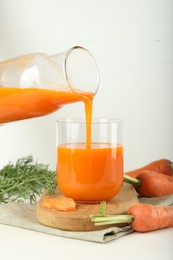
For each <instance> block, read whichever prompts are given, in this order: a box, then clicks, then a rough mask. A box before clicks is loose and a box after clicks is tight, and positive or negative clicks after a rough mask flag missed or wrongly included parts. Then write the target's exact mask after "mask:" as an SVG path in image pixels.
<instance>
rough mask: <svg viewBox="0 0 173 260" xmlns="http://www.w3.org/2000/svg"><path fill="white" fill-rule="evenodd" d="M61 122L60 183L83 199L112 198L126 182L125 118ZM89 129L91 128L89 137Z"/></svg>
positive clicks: (63, 189) (65, 190) (68, 193)
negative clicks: (123, 124)
mask: <svg viewBox="0 0 173 260" xmlns="http://www.w3.org/2000/svg"><path fill="white" fill-rule="evenodd" d="M56 124H57V185H58V187H59V189H60V192H61V193H62V194H63V195H65V196H67V197H70V198H73V199H74V200H75V201H78V202H81V203H98V202H100V201H103V200H104V201H108V200H110V199H111V198H113V197H114V196H115V195H116V194H118V193H119V191H120V189H121V187H122V184H123V146H122V121H121V120H116V119H93V120H92V123H91V128H90V126H89V125H88V124H86V122H85V119H63V120H58V121H57V122H56ZM87 131H91V135H89V136H90V137H91V139H90V140H87V136H88V135H87Z"/></svg>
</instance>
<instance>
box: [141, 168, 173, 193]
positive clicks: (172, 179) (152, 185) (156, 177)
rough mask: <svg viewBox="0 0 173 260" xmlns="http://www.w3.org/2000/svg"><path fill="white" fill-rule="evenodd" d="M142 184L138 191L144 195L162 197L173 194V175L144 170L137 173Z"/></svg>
mask: <svg viewBox="0 0 173 260" xmlns="http://www.w3.org/2000/svg"><path fill="white" fill-rule="evenodd" d="M137 178H138V179H140V180H141V186H140V187H136V191H137V192H138V193H139V194H140V195H141V196H144V197H162V196H166V195H170V194H173V176H168V175H165V174H162V173H159V172H154V171H152V172H151V171H143V172H141V173H140V174H138V175H137Z"/></svg>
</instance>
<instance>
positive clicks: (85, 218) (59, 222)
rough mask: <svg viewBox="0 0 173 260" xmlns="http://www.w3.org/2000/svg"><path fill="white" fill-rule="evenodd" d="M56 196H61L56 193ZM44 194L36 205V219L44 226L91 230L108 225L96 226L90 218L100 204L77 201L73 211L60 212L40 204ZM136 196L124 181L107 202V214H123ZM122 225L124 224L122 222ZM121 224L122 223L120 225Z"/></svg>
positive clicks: (134, 202)
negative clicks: (117, 191)
mask: <svg viewBox="0 0 173 260" xmlns="http://www.w3.org/2000/svg"><path fill="white" fill-rule="evenodd" d="M56 196H61V194H60V193H57V194H56ZM43 199H44V196H42V197H41V199H40V201H39V202H38V204H37V206H36V217H37V220H38V221H39V222H40V223H41V224H43V225H46V226H49V227H54V228H58V229H61V230H66V231H67V230H68V231H91V230H100V229H104V228H106V227H108V226H99V227H96V226H95V225H94V223H93V222H91V220H90V217H89V216H90V215H91V214H98V213H99V205H100V204H81V203H77V207H76V210H75V211H71V212H62V211H59V210H57V209H48V208H45V207H44V206H43V205H42V202H43ZM137 203H139V202H138V198H137V194H136V191H135V190H134V188H133V187H132V186H131V185H129V184H127V183H125V184H124V185H123V187H122V189H121V192H120V193H119V194H118V195H116V196H115V197H114V198H113V199H112V200H110V201H109V202H107V207H106V209H107V211H106V213H107V214H110V215H111V214H125V213H127V210H128V209H129V207H130V206H132V205H134V204H137ZM123 225H124V224H123ZM112 226H120V224H114V225H112ZM121 226H122V225H121ZM109 227H110V225H109Z"/></svg>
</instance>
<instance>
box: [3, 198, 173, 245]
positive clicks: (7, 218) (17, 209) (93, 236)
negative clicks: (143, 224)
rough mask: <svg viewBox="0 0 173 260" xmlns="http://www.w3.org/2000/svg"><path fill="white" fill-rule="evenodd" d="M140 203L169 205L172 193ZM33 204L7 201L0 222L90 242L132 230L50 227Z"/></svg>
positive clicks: (118, 235) (171, 202)
mask: <svg viewBox="0 0 173 260" xmlns="http://www.w3.org/2000/svg"><path fill="white" fill-rule="evenodd" d="M139 201H140V203H148V204H152V205H162V206H169V205H173V194H172V195H170V196H165V197H161V198H150V199H148V198H139ZM35 206H36V205H31V204H28V203H14V202H13V203H7V204H1V205H0V224H4V225H11V226H15V227H19V228H25V229H29V230H33V231H38V232H42V233H47V234H52V235H56V236H61V237H67V238H73V239H80V240H85V241H91V242H98V243H105V242H108V241H111V240H114V239H117V238H119V237H122V236H124V235H127V234H130V233H132V232H133V230H132V229H131V228H130V226H126V227H122V228H120V227H110V228H106V229H103V230H99V231H87V232H86V231H85V232H69V231H62V230H59V229H56V228H51V227H47V226H44V225H42V224H40V223H39V222H38V221H37V219H36V216H35Z"/></svg>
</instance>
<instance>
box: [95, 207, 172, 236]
mask: <svg viewBox="0 0 173 260" xmlns="http://www.w3.org/2000/svg"><path fill="white" fill-rule="evenodd" d="M91 221H93V222H95V225H96V226H102V225H113V224H117V223H129V224H130V226H131V227H132V229H133V230H135V231H138V232H149V231H153V230H159V229H163V228H169V227H173V206H153V205H148V204H142V203H141V204H136V205H133V206H132V207H130V208H129V210H128V212H127V215H105V216H102V217H98V216H93V215H92V217H91Z"/></svg>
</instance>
